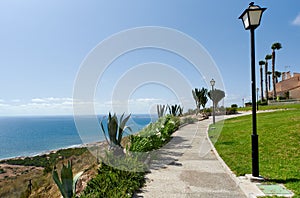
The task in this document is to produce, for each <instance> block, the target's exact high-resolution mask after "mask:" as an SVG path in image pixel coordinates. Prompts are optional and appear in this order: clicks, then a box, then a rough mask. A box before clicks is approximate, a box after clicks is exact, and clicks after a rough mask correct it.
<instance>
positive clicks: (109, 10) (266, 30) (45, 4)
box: [0, 0, 300, 116]
mask: <svg viewBox="0 0 300 198" xmlns="http://www.w3.org/2000/svg"><path fill="white" fill-rule="evenodd" d="M249 3H250V1H245V0H240V1H234V0H228V1H219V0H191V1H179V0H164V1H159V0H151V1H150V0H148V1H141V0H135V1H121V0H120V1H100V0H99V1H96V0H95V1H74V0H65V1H61V0H45V1H38V0H27V1H17V0H2V1H0V28H1V30H0V38H1V42H0V54H1V55H0V57H1V58H0V115H3V116H5V115H39V114H41V115H48V114H72V112H73V111H72V101H73V100H72V97H73V86H74V81H75V79H76V76H77V73H78V71H79V69H80V65H81V63H82V62H83V60H84V58H85V57H86V56H87V55H88V53H89V52H90V51H91V50H92V49H93V48H94V47H95V46H96V45H97V44H99V43H100V42H101V41H103V40H104V39H106V38H108V37H109V36H111V35H113V34H116V33H118V32H120V31H123V30H126V29H130V28H135V27H140V26H161V27H168V28H172V29H176V30H178V31H180V32H183V33H185V34H187V35H189V36H190V37H192V38H193V39H195V40H197V41H198V42H199V43H200V44H201V45H202V46H203V47H204V48H205V49H206V50H207V51H208V53H209V54H210V55H211V57H212V58H213V60H214V61H215V63H216V65H217V67H218V69H219V71H220V73H221V75H222V78H223V82H224V89H225V91H226V98H225V105H227V106H229V105H231V104H233V103H236V104H238V105H242V104H241V103H242V98H245V101H246V102H247V101H249V100H250V98H251V97H250V94H251V91H250V50H249V49H250V47H249V42H250V40H249V39H250V36H249V31H245V30H244V28H243V25H242V22H241V21H240V20H239V19H238V17H239V15H240V14H241V13H242V11H243V10H244V9H245V8H247V7H248V4H249ZM255 4H258V5H260V6H262V7H266V8H267V10H266V12H265V13H264V15H263V18H262V24H261V26H260V27H259V28H258V29H257V30H256V61H257V62H258V61H259V60H261V59H263V58H264V57H265V55H266V54H268V53H271V45H272V43H274V42H280V43H281V44H282V46H283V48H282V49H281V50H279V51H278V52H277V56H276V58H277V59H276V68H277V69H276V70H278V71H285V70H286V69H285V66H290V67H289V70H291V71H292V72H300V57H299V46H300V1H299V0H288V1H284V2H283V1H279V0H274V1H256V2H255ZM145 39H147V38H145ZM181 61H182V60H181V59H179V58H178V57H176V56H174V55H172V54H168V53H161V52H160V51H158V50H151V49H148V50H141V51H138V50H137V51H136V52H135V53H133V54H130V53H129V54H127V55H126V57H120V60H117V61H116V63H115V64H118V62H119V64H125V65H126V67H125V68H126V69H127V70H129V69H130V68H131V67H134V66H136V65H138V64H143V63H147V62H159V63H165V64H168V65H173V66H174V67H175V68H176V69H178V70H179V71H182V73H183V75H184V76H185V78H188V79H190V83H191V85H192V86H193V87H199V88H201V87H207V88H209V85H207V84H205V83H203V80H201V78H199V79H197V76H195V74H194V72H193V70H189V69H182V68H184V67H185V63H184V61H182V62H181ZM181 63H182V65H181V66H179V65H180V64H181ZM257 68H259V66H258V64H257ZM257 71H258V69H257ZM122 72H123V73H122ZM124 72H126V71H125V70H124V69H123V70H120V69H118V67H117V66H116V67H114V66H112V67H111V68H109V69H108V70H107V72H106V73H105V76H104V79H103V82H101V81H100V82H99V85H98V86H99V88H98V90H97V91H96V94H95V103H96V105H95V107H96V109H97V110H96V111H97V112H98V113H103V114H106V113H107V112H108V111H110V110H112V109H111V107H110V106H109V105H110V103H111V95H112V93H111V90H112V88H113V87H110V86H112V85H111V84H113V81H114V80H113V79H116V80H118V79H120V77H121V76H122V74H124ZM141 75H147V74H141ZM166 76H167V77H169V78H172V76H171V77H170V76H168V74H166ZM257 77H258V72H257ZM109 79H111V81H109ZM198 80H199V81H198ZM257 86H259V85H258V83H257ZM216 88H218V82H216ZM189 97H190V99H191V95H190V96H189ZM176 102H180V101H178V100H177V99H176V93H173V92H172V91H170V90H169V89H168V88H167V87H163V86H161V85H160V86H159V85H155V84H149V85H144V86H142V87H140V88H139V89H137V90H135V91H134V90H133V92H132V95H131V98H130V101H129V103H130V111H131V112H133V113H143V112H144V113H148V112H149V108H152V110H153V108H154V105H155V104H156V103H176ZM192 102H193V101H191V104H190V105H191V106H187V107H185V108H186V109H188V108H190V107H193V103H192Z"/></svg>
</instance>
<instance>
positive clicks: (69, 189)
mask: <svg viewBox="0 0 300 198" xmlns="http://www.w3.org/2000/svg"><path fill="white" fill-rule="evenodd" d="M61 181H62V186H63V188H64V190H65V193H66V198H71V197H72V196H73V173H72V164H71V161H68V164H67V166H65V165H64V164H63V167H62V169H61Z"/></svg>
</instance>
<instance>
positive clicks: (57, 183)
mask: <svg viewBox="0 0 300 198" xmlns="http://www.w3.org/2000/svg"><path fill="white" fill-rule="evenodd" d="M52 178H53V180H54V182H55V183H56V185H57V187H58V189H59V191H60V193H61V195H62V196H63V197H67V195H66V192H65V190H64V188H63V185H62V182H61V181H60V179H59V177H58V173H57V170H56V168H55V169H54V170H53V172H52Z"/></svg>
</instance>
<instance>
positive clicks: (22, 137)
mask: <svg viewBox="0 0 300 198" xmlns="http://www.w3.org/2000/svg"><path fill="white" fill-rule="evenodd" d="M96 119H97V121H98V124H96V125H95V123H93V124H90V122H89V121H90V118H89V117H84V118H83V119H82V120H85V122H84V123H85V126H86V127H83V129H82V124H80V123H78V121H76V122H75V119H74V117H73V116H24V117H23V116H17V117H0V160H2V159H9V158H14V157H23V156H34V155H38V154H43V153H47V152H49V151H51V150H57V149H62V148H71V147H77V146H81V145H84V144H88V143H94V142H99V141H104V136H103V132H102V130H101V127H100V124H99V123H100V122H101V121H103V123H104V127H105V125H106V123H107V118H106V117H104V116H103V115H99V116H97V117H96ZM155 120H157V117H155V116H153V115H148V114H145V115H144V114H136V115H131V117H130V119H129V120H128V122H127V126H129V127H130V128H131V131H130V130H126V131H125V133H124V134H125V135H130V134H134V133H137V132H139V131H140V130H142V129H143V128H144V127H145V126H147V125H148V124H150V123H151V122H154V121H155ZM78 125H81V129H80V130H79V129H78ZM85 128H86V129H85ZM105 128H106V127H105Z"/></svg>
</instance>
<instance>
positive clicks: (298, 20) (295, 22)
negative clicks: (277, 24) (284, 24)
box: [292, 13, 300, 26]
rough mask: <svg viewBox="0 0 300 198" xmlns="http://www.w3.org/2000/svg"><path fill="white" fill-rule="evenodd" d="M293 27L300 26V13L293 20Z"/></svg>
mask: <svg viewBox="0 0 300 198" xmlns="http://www.w3.org/2000/svg"><path fill="white" fill-rule="evenodd" d="M292 24H293V25H296V26H300V13H299V14H298V16H297V17H296V18H295V19H294V20H293V22H292Z"/></svg>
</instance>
